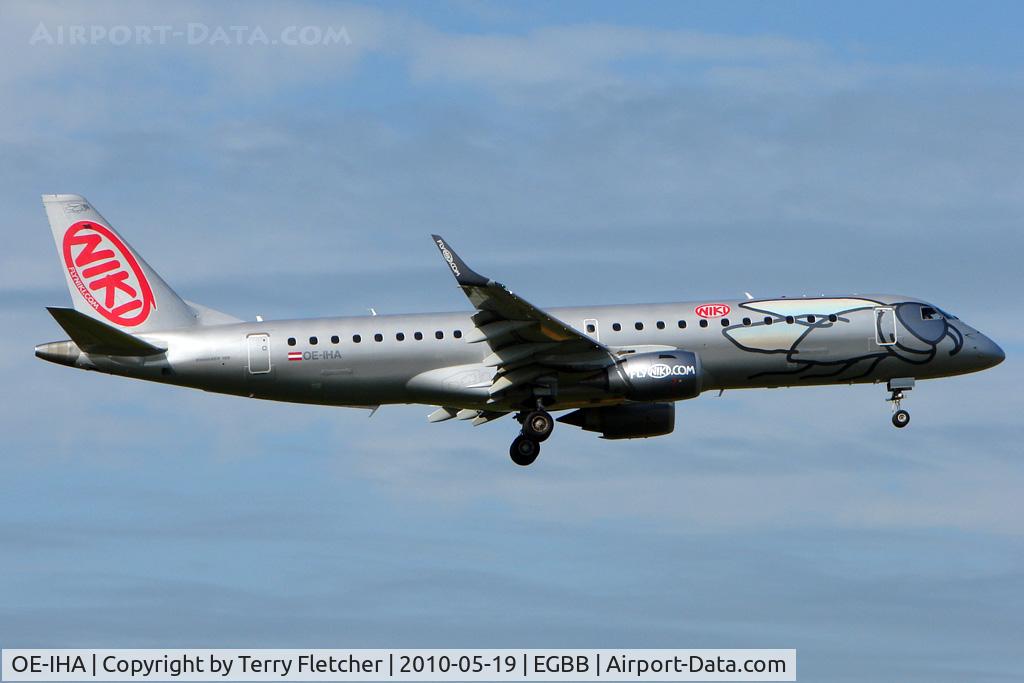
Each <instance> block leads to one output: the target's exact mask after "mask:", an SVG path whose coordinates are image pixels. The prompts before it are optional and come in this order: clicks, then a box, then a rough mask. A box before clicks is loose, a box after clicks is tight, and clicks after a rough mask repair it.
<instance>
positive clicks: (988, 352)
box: [969, 332, 1006, 369]
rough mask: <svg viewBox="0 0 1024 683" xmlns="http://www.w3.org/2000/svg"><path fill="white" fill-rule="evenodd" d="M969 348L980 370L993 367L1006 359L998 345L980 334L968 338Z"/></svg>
mask: <svg viewBox="0 0 1024 683" xmlns="http://www.w3.org/2000/svg"><path fill="white" fill-rule="evenodd" d="M969 346H970V350H971V352H972V354H973V355H974V357H975V358H976V359H977V362H978V365H979V366H981V368H982V369H985V368H992V367H995V366H997V365H999V364H1000V363H1002V362H1003V361H1004V360H1005V359H1006V353H1004V352H1003V350H1002V349H1001V348H999V344H996V343H995V342H994V341H992V340H991V339H989V338H988V337H986V336H985V335H983V334H981V333H980V332H978V333H976V334H973V335H971V336H970V337H969Z"/></svg>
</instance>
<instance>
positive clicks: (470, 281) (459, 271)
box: [431, 235, 490, 287]
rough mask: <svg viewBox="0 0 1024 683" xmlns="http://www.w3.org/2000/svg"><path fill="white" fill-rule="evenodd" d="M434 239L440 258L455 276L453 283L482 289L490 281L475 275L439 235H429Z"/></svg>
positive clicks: (478, 274) (477, 274)
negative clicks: (441, 257) (442, 258)
mask: <svg viewBox="0 0 1024 683" xmlns="http://www.w3.org/2000/svg"><path fill="white" fill-rule="evenodd" d="M431 237H433V238H434V244H436V245H437V248H438V249H440V250H441V256H443V257H444V260H445V261H446V262H447V263H448V267H449V268H451V269H452V275H454V276H455V281H456V282H458V283H459V284H460V285H461V286H464V287H472V286H477V287H482V286H484V285H486V284H487V283H488V282H490V280H488V279H487V278H485V277H484V276H483V275H481V274H480V273H477V272H476V271H474V270H473V269H472V268H470V267H469V266H467V265H466V262H465V261H463V260H462V259H461V258H459V255H458V254H456V253H455V252H454V251H452V249H451V247H449V246H448V245H447V244H446V243H445V241H444V239H443V238H442V237H441V236H440V235H431Z"/></svg>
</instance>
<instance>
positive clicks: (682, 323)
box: [679, 320, 686, 330]
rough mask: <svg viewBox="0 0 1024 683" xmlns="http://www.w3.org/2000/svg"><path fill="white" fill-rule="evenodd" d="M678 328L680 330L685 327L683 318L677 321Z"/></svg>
mask: <svg viewBox="0 0 1024 683" xmlns="http://www.w3.org/2000/svg"><path fill="white" fill-rule="evenodd" d="M679 329H681V330H685V329H686V321H685V320H680V321H679Z"/></svg>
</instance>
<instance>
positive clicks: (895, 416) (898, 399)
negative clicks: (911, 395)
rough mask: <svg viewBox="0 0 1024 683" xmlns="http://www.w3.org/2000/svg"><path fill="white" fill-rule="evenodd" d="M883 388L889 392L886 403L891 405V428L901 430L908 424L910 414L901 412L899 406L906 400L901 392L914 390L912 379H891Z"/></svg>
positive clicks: (904, 411) (901, 409)
mask: <svg viewBox="0 0 1024 683" xmlns="http://www.w3.org/2000/svg"><path fill="white" fill-rule="evenodd" d="M885 386H886V388H887V389H888V390H889V398H887V399H886V401H888V402H890V403H892V426H893V427H896V428H898V429H903V428H904V427H906V426H907V425H908V424H910V413H909V412H907V411H906V410H903V408H901V407H900V404H901V403H902V401H903V399H904V398H906V395H905V394H904V393H903V392H905V391H910V390H911V389H913V388H914V378H913V377H910V378H899V379H891V380H889V382H888V383H887V384H886V385H885Z"/></svg>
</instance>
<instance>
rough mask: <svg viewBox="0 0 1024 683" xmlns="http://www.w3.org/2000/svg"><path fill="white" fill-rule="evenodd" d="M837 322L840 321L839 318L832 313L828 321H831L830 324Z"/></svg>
mask: <svg viewBox="0 0 1024 683" xmlns="http://www.w3.org/2000/svg"><path fill="white" fill-rule="evenodd" d="M837 320H839V318H837V317H836V314H835V313H831V314H830V315H829V316H828V321H829V322H830V323H834V322H836V321H837Z"/></svg>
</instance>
